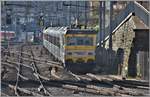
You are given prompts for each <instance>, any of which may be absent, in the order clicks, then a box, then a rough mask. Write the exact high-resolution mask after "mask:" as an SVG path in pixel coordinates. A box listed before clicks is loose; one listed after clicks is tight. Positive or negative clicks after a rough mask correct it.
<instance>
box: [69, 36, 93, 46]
mask: <svg viewBox="0 0 150 97" xmlns="http://www.w3.org/2000/svg"><path fill="white" fill-rule="evenodd" d="M67 45H70V46H71V45H85V46H88V45H93V38H92V37H68V38H67Z"/></svg>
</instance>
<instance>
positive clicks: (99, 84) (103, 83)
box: [2, 45, 149, 96]
mask: <svg viewBox="0 0 150 97" xmlns="http://www.w3.org/2000/svg"><path fill="white" fill-rule="evenodd" d="M18 50H19V51H16V52H17V53H16V52H13V51H8V50H7V51H4V52H3V53H5V55H6V56H4V57H3V60H2V65H3V66H5V67H8V68H11V69H14V70H16V71H17V74H16V80H14V81H9V80H5V79H2V87H9V88H10V89H12V90H13V91H14V95H16V96H24V95H30V96H37V95H38V96H39V95H40V96H41V95H44V96H51V95H53V94H52V93H51V91H50V88H51V87H58V88H62V89H67V90H70V91H73V92H72V93H78V92H83V93H90V94H93V95H105V96H125V95H132V96H139V95H140V96H143V95H146V94H144V93H139V92H135V90H136V89H141V90H149V83H148V82H144V81H133V80H121V79H115V78H111V77H106V76H97V75H95V74H86V75H76V74H73V73H71V72H67V74H68V75H69V78H70V77H73V78H74V79H75V80H65V79H63V78H62V77H61V76H59V75H57V74H55V73H56V71H55V68H59V69H62V70H63V67H62V66H61V65H60V64H59V63H57V62H53V61H48V60H47V61H45V60H43V59H40V58H37V57H36V56H35V54H34V52H33V50H32V47H31V45H28V46H26V45H21V46H20V47H19V48H18ZM26 50H27V51H26ZM6 53H7V54H6ZM14 60H15V61H14ZM39 64H45V65H48V66H49V67H52V68H54V69H53V70H54V71H53V70H51V71H50V73H51V76H50V77H46V76H43V75H41V72H40V70H39V67H38V66H41V65H39ZM25 69H27V70H28V71H30V72H31V75H32V76H33V77H34V78H32V77H30V75H27V74H25V73H26V72H28V71H25ZM51 77H55V78H56V79H57V80H56V79H52V78H51ZM58 77H59V78H58ZM129 86H130V87H129ZM29 88H35V89H34V90H31V89H29ZM3 95H7V96H9V95H8V94H6V93H3Z"/></svg>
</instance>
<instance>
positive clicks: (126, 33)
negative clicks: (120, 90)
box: [105, 17, 135, 75]
mask: <svg viewBox="0 0 150 97" xmlns="http://www.w3.org/2000/svg"><path fill="white" fill-rule="evenodd" d="M134 28H135V26H134V21H133V18H132V17H131V18H130V19H129V20H128V21H127V22H126V23H124V24H123V25H122V26H121V27H120V28H119V29H118V30H117V31H116V32H115V33H114V34H113V36H112V41H113V46H112V48H113V50H114V51H116V52H117V50H118V49H119V48H121V49H123V50H124V56H123V71H125V72H122V74H123V75H125V74H127V66H128V60H129V55H130V50H131V46H132V41H133V38H134V37H135V32H134V31H133V29H134ZM105 47H106V48H108V47H109V40H107V41H106V45H105Z"/></svg>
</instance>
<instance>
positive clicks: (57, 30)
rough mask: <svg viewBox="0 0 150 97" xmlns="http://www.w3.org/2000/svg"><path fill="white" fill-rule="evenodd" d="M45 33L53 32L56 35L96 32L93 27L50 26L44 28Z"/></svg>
mask: <svg viewBox="0 0 150 97" xmlns="http://www.w3.org/2000/svg"><path fill="white" fill-rule="evenodd" d="M43 33H46V34H51V35H54V36H58V35H60V34H61V35H62V34H96V33H97V32H96V31H95V30H93V29H69V28H67V27H48V28H47V29H44V30H43Z"/></svg>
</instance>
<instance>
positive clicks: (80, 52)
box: [43, 27, 97, 73]
mask: <svg viewBox="0 0 150 97" xmlns="http://www.w3.org/2000/svg"><path fill="white" fill-rule="evenodd" d="M96 34H97V33H96V31H95V30H93V29H68V28H67V27H49V28H47V29H44V31H43V44H44V47H45V48H47V50H48V51H49V52H50V53H51V54H52V55H53V56H54V57H55V58H57V59H58V60H59V61H60V62H62V63H63V64H64V67H65V68H67V69H68V70H70V71H72V72H74V73H87V72H91V71H92V69H93V68H94V67H95V49H96Z"/></svg>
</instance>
